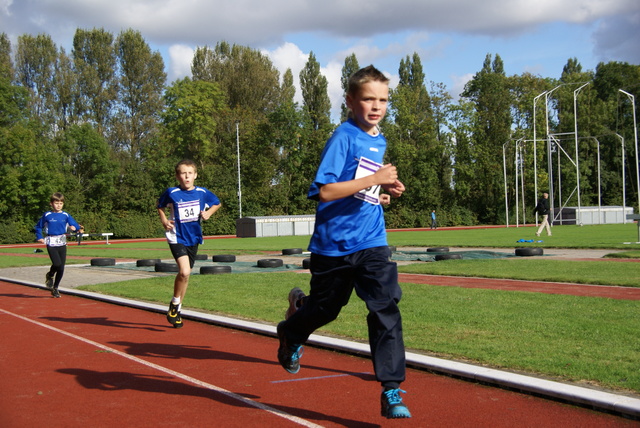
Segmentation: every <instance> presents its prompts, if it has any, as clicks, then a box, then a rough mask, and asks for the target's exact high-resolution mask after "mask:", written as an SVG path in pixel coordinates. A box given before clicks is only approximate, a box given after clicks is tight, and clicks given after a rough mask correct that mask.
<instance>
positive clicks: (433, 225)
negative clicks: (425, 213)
mask: <svg viewBox="0 0 640 428" xmlns="http://www.w3.org/2000/svg"><path fill="white" fill-rule="evenodd" d="M437 227H438V223H437V222H436V210H432V211H431V229H436V228H437Z"/></svg>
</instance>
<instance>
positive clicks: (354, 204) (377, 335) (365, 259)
mask: <svg viewBox="0 0 640 428" xmlns="http://www.w3.org/2000/svg"><path fill="white" fill-rule="evenodd" d="M388 99H389V79H388V78H387V77H386V76H385V75H384V74H382V73H381V72H380V71H379V70H377V69H376V68H375V67H373V66H369V67H366V68H363V69H361V70H359V71H357V72H356V73H354V75H353V76H352V77H351V78H350V79H349V83H348V89H347V94H346V103H347V106H348V107H349V109H350V117H349V119H348V120H347V121H346V122H344V123H342V124H341V125H340V126H339V127H338V128H337V129H336V131H335V132H334V133H333V135H332V136H331V137H330V139H329V140H328V141H327V144H326V146H325V148H324V150H323V152H322V155H321V159H320V166H319V168H318V171H317V173H316V176H315V179H314V181H313V183H312V185H311V188H310V190H309V193H308V195H307V196H308V198H310V199H313V200H318V201H319V203H318V206H317V209H316V220H315V228H314V232H313V235H312V237H311V242H310V244H309V250H310V251H311V261H310V268H311V275H312V276H311V282H310V292H309V295H308V296H305V295H304V293H303V292H302V290H300V289H299V288H294V289H292V290H291V291H290V293H289V310H287V315H286V317H287V318H286V319H285V320H284V321H282V322H280V323H279V324H278V327H277V332H278V338H279V341H280V345H279V348H278V361H279V362H280V364H281V365H282V367H283V368H284V369H285V370H286V371H288V372H289V373H297V372H298V371H299V370H300V357H301V356H302V352H303V344H304V343H305V342H306V341H307V339H308V338H309V335H311V333H313V332H314V331H315V330H316V329H318V328H320V327H322V326H324V325H326V324H328V323H330V322H331V321H333V320H335V319H336V318H337V317H338V314H339V313H340V311H341V309H342V307H344V306H345V305H346V304H347V303H348V302H349V298H350V296H351V294H352V291H353V290H354V288H355V290H356V294H357V295H358V297H360V298H361V299H362V300H364V301H365V303H366V305H367V309H368V310H369V315H368V316H367V324H368V326H369V343H370V346H371V355H372V359H373V366H374V371H375V375H376V379H377V380H378V381H379V382H380V383H381V385H382V394H381V397H380V400H381V413H382V416H384V417H387V418H390V419H396V418H410V417H411V413H410V412H409V409H408V408H407V406H406V405H405V404H404V403H403V401H402V398H401V397H400V392H404V391H401V390H400V388H399V387H400V383H401V382H403V381H404V380H405V349H404V341H403V337H402V319H401V316H400V309H399V308H398V302H399V301H400V297H401V295H402V291H401V290H400V286H399V284H398V270H397V265H396V263H394V262H392V261H390V256H391V254H390V250H389V246H388V244H387V235H386V229H385V222H384V213H383V210H382V207H381V205H380V204H381V203H382V204H387V203H389V201H390V195H391V196H394V197H399V196H400V195H402V193H403V192H404V190H405V187H404V185H403V184H402V183H401V182H400V181H399V180H398V173H397V171H396V167H395V166H393V165H391V164H383V158H384V154H385V150H386V147H387V142H386V139H385V138H384V137H383V136H382V134H380V130H379V128H378V124H379V123H380V121H382V119H383V118H384V116H385V113H386V111H387V102H388ZM381 190H385V191H387V192H388V194H381V193H380V191H381ZM389 194H390V195H389Z"/></svg>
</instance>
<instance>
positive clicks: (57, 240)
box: [44, 235, 67, 247]
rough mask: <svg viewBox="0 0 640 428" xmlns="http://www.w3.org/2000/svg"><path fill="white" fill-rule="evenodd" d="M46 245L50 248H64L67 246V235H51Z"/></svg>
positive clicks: (46, 239) (45, 241)
mask: <svg viewBox="0 0 640 428" xmlns="http://www.w3.org/2000/svg"><path fill="white" fill-rule="evenodd" d="M44 243H45V244H46V245H47V246H49V247H62V246H63V245H67V235H49V236H47V237H46V238H45V240H44Z"/></svg>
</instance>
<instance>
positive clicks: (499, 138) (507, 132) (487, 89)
mask: <svg viewBox="0 0 640 428" xmlns="http://www.w3.org/2000/svg"><path fill="white" fill-rule="evenodd" d="M462 97H463V98H465V99H467V100H469V101H470V102H472V103H473V105H474V107H475V111H476V114H475V116H474V117H473V120H474V124H473V141H474V153H475V156H476V157H475V159H473V162H474V166H475V172H474V174H472V175H473V176H474V179H475V181H474V182H473V183H470V184H471V188H472V189H473V190H472V192H471V194H472V200H471V201H470V203H471V207H470V209H471V210H472V211H474V212H476V213H478V218H479V220H480V221H481V222H485V223H496V222H500V223H502V222H504V221H505V220H506V219H504V218H503V217H504V216H503V215H502V214H503V210H502V207H504V193H503V190H504V184H503V175H502V147H503V145H504V144H506V143H508V142H509V141H510V140H511V126H512V118H511V105H512V101H511V94H510V92H509V87H508V85H507V77H506V76H505V73H504V63H503V62H502V58H500V56H499V55H496V56H495V57H494V58H493V61H492V57H491V55H489V54H488V55H487V56H486V57H485V60H484V63H483V65H482V69H481V70H480V71H479V72H478V73H476V74H475V76H474V77H473V79H471V80H470V81H469V82H468V83H467V85H466V86H465V90H464V92H463V93H462Z"/></svg>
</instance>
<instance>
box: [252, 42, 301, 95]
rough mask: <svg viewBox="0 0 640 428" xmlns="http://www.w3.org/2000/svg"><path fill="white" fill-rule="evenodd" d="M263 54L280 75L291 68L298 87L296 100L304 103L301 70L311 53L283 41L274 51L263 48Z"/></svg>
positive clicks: (294, 81) (295, 84) (294, 82)
mask: <svg viewBox="0 0 640 428" xmlns="http://www.w3.org/2000/svg"><path fill="white" fill-rule="evenodd" d="M262 53H263V54H265V55H267V56H268V57H269V59H271V62H272V63H273V66H274V67H275V68H277V69H278V71H279V72H280V77H281V78H282V76H283V75H284V73H285V72H286V71H287V69H288V68H289V69H291V73H292V74H293V84H294V86H295V87H296V94H295V97H294V101H296V102H297V103H302V94H301V93H300V89H299V88H300V71H301V70H302V69H303V68H304V65H305V64H306V63H307V60H308V59H309V54H305V53H304V52H302V50H300V48H299V47H298V46H296V45H295V44H293V43H289V42H287V43H283V44H282V45H280V46H278V47H277V48H276V49H274V50H272V51H268V50H263V51H262Z"/></svg>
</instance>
